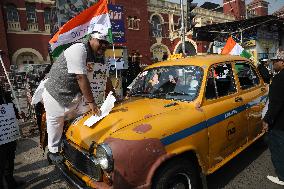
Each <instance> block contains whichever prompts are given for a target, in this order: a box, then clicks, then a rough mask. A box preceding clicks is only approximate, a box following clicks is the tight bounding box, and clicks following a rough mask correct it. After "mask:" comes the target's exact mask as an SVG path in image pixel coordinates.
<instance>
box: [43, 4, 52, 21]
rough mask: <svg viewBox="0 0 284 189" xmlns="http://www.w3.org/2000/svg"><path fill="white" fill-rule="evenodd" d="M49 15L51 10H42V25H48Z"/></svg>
mask: <svg viewBox="0 0 284 189" xmlns="http://www.w3.org/2000/svg"><path fill="white" fill-rule="evenodd" d="M50 15H51V10H50V9H49V8H46V9H44V23H45V24H50Z"/></svg>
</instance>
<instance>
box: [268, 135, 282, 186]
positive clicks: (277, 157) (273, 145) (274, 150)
mask: <svg viewBox="0 0 284 189" xmlns="http://www.w3.org/2000/svg"><path fill="white" fill-rule="evenodd" d="M268 148H269V150H270V153H271V160H272V163H273V166H274V168H275V172H276V174H277V176H278V178H279V179H280V180H281V181H284V131H280V130H271V131H270V132H269V134H268Z"/></svg>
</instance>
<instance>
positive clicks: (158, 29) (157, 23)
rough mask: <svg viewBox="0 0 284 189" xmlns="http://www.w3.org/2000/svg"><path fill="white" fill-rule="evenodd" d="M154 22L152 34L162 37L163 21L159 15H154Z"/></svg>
mask: <svg viewBox="0 0 284 189" xmlns="http://www.w3.org/2000/svg"><path fill="white" fill-rule="evenodd" d="M151 24H152V36H153V37H162V23H161V19H160V17H159V16H158V15H154V16H153V17H152V20H151Z"/></svg>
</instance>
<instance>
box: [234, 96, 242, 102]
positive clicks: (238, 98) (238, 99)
mask: <svg viewBox="0 0 284 189" xmlns="http://www.w3.org/2000/svg"><path fill="white" fill-rule="evenodd" d="M242 101H243V98H242V97H236V98H235V102H242Z"/></svg>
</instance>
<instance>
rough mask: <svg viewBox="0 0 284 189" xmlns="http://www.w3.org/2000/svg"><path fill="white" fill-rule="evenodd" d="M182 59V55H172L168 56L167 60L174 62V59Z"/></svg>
mask: <svg viewBox="0 0 284 189" xmlns="http://www.w3.org/2000/svg"><path fill="white" fill-rule="evenodd" d="M180 58H182V54H181V53H180V54H172V55H170V57H169V58H168V60H175V59H180Z"/></svg>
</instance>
